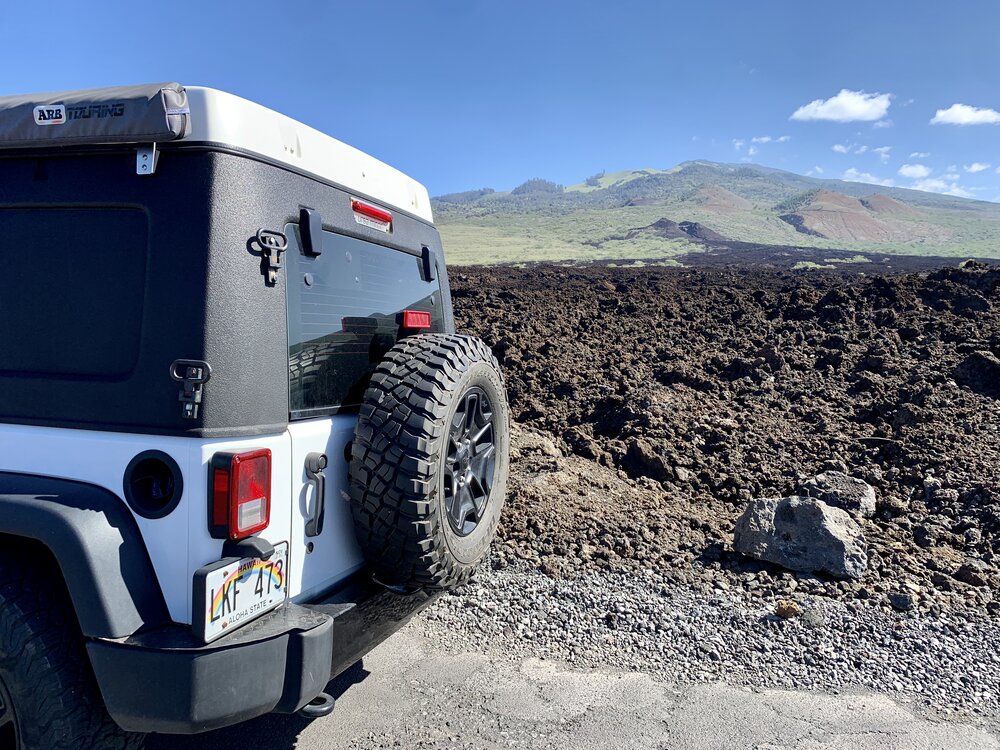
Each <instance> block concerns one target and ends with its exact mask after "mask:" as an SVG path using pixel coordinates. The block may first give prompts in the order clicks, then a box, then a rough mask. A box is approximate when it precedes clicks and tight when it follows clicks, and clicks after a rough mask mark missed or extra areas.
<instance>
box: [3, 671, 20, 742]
mask: <svg viewBox="0 0 1000 750" xmlns="http://www.w3.org/2000/svg"><path fill="white" fill-rule="evenodd" d="M20 735H21V733H20V732H19V731H18V729H17V717H16V716H15V715H14V703H13V701H11V699H10V691H8V690H7V686H6V685H5V684H4V681H3V678H2V677H0V750H19V749H20V747H21V738H20Z"/></svg>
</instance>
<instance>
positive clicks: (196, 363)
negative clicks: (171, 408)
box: [170, 359, 212, 419]
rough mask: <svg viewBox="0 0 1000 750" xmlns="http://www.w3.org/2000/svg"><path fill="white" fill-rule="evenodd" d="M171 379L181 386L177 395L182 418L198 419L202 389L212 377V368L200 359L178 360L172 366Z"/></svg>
mask: <svg viewBox="0 0 1000 750" xmlns="http://www.w3.org/2000/svg"><path fill="white" fill-rule="evenodd" d="M170 377H171V378H173V379H174V380H176V381H177V382H179V383H180V384H181V392H180V393H179V394H177V400H178V401H180V402H181V417H182V418H183V419H197V418H198V409H199V407H200V405H201V399H202V396H203V395H204V394H203V389H202V387H203V386H204V385H205V383H207V382H208V381H209V378H211V377H212V366H211V365H209V364H208V362H202V361H201V360H200V359H177V360H174V362H173V363H172V364H171V365H170Z"/></svg>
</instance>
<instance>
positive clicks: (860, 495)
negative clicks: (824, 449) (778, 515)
mask: <svg viewBox="0 0 1000 750" xmlns="http://www.w3.org/2000/svg"><path fill="white" fill-rule="evenodd" d="M802 489H803V491H804V492H805V493H806V494H807V495H809V497H814V498H816V499H817V500H822V501H823V502H824V503H826V504H827V505H832V506H833V507H835V508H842V509H843V510H846V511H849V512H851V513H857V514H859V515H861V516H864V517H865V518H871V517H872V516H874V515H875V488H874V487H872V486H871V485H870V484H868V482H865V481H864V480H862V479H856V478H854V477H851V476H848V475H847V474H845V473H843V472H841V471H824V472H823V473H822V474H817V475H816V476H814V477H813V478H812V479H809V480H807V481H806V482H805V483H804V484H803V485H802Z"/></svg>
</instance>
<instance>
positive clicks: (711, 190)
mask: <svg viewBox="0 0 1000 750" xmlns="http://www.w3.org/2000/svg"><path fill="white" fill-rule="evenodd" d="M838 196H841V197H840V198H838ZM843 196H846V198H843ZM873 196H874V198H875V199H874V200H872V197H873ZM855 199H857V200H855ZM889 199H891V200H889ZM831 200H832V204H831ZM817 201H818V202H817ZM433 203H434V212H435V220H436V222H437V224H438V227H439V229H440V230H441V234H442V237H443V239H444V242H445V248H446V250H447V253H448V259H449V261H450V262H452V263H491V262H519V261H538V260H567V259H580V260H587V259H589V260H602V259H605V260H606V259H620V260H643V259H664V258H666V259H669V258H672V257H675V256H678V255H681V254H684V253H687V252H692V251H700V250H703V249H704V248H705V244H704V243H702V242H699V241H697V240H695V239H694V238H684V237H680V238H679V237H674V236H670V237H668V236H661V234H658V233H657V232H656V231H654V230H652V229H649V230H648V231H636V230H640V229H642V228H649V227H651V226H652V225H654V224H655V223H656V222H657V221H658V220H660V219H668V220H671V221H672V222H678V223H679V222H698V223H699V224H701V225H703V226H704V227H706V228H707V229H709V230H711V231H713V232H715V233H718V234H720V235H723V236H724V237H725V238H728V239H729V240H733V241H736V242H748V243H759V244H768V245H783V246H801V247H814V248H824V249H839V250H846V251H850V252H859V253H866V252H867V253H880V254H901V255H941V256H949V257H985V258H1000V205H997V204H993V203H986V202H983V201H973V200H968V199H964V198H956V197H952V196H946V195H940V194H937V193H925V192H920V191H916V190H908V189H905V188H891V187H880V186H875V185H868V184H864V183H856V182H844V181H841V180H822V179H816V178H813V177H806V176H803V175H798V174H794V173H791V172H784V171H781V170H777V169H771V168H767V167H760V166H755V165H746V164H716V163H712V162H703V161H694V162H685V163H683V164H680V165H678V166H676V167H674V168H672V169H667V170H660V169H638V170H624V171H619V172H611V173H599V174H596V175H593V176H591V177H590V178H588V179H587V180H585V181H583V182H581V183H580V184H577V185H571V186H569V187H566V188H561V187H560V186H558V185H555V184H553V183H551V182H547V181H545V180H540V179H533V180H529V181H528V182H526V183H525V184H524V185H522V186H519V187H518V188H516V189H515V190H513V191H511V192H496V191H493V190H491V189H489V188H484V189H480V190H472V191H468V192H464V193H454V194H451V195H445V196H439V197H438V198H435V199H434V201H433ZM831 205H832V208H833V210H834V211H837V212H842V213H838V214H836V215H835V216H834V218H835V219H837V220H836V221H833V222H831V221H829V218H830V216H831V214H830V213H829V211H830V209H831ZM842 219H843V220H842ZM824 220H826V221H825V222H824ZM831 228H832V229H831ZM626 236H627V237H628V238H627V239H624V238H625V237H626Z"/></svg>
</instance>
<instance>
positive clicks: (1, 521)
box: [0, 472, 170, 638]
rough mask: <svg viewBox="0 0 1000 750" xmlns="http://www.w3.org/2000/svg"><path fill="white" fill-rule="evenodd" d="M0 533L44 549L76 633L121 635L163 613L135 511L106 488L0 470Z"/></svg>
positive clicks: (160, 620) (160, 621)
mask: <svg viewBox="0 0 1000 750" xmlns="http://www.w3.org/2000/svg"><path fill="white" fill-rule="evenodd" d="M0 533H2V534H10V535H12V536H18V537H23V538H27V539H35V540H37V541H39V542H41V543H42V544H44V545H45V546H46V547H47V548H48V549H49V550H50V551H51V552H52V555H53V556H54V557H55V559H56V561H57V562H58V563H59V568H60V569H61V570H62V574H63V578H64V579H65V581H66V588H68V589H69V593H70V598H71V599H72V602H73V608H74V609H75V610H76V615H77V618H78V619H79V621H80V628H81V630H82V631H83V633H84V635H87V636H90V637H97V638H122V637H125V636H129V635H131V634H133V633H136V632H137V631H139V630H141V629H143V628H147V627H156V626H162V625H164V624H166V623H168V622H169V621H170V617H169V615H168V613H167V606H166V604H165V602H164V600H163V594H162V593H161V591H160V587H159V584H158V583H157V579H156V573H155V571H154V570H153V565H152V563H151V562H150V561H149V554H148V553H147V551H146V546H145V544H144V542H143V540H142V535H141V533H140V531H139V528H138V526H137V525H136V523H135V519H134V518H133V517H132V514H131V513H129V511H128V509H127V508H126V507H125V503H124V502H123V501H122V500H121V499H120V498H119V497H117V496H115V495H113V494H112V493H110V492H108V491H107V490H105V489H103V488H101V487H96V486H94V485H91V484H84V483H83V482H72V481H68V480H64V479H52V478H49V477H40V476H35V475H32V474H15V473H11V472H0Z"/></svg>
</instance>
